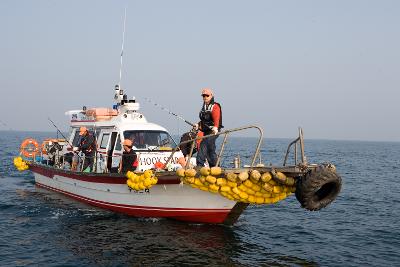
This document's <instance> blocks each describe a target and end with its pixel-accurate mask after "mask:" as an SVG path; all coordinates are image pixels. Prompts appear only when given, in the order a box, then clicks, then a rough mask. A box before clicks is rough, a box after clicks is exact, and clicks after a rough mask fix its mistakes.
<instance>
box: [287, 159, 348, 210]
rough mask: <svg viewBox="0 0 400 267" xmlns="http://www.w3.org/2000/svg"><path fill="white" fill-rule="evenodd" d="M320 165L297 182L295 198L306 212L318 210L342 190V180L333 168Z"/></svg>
mask: <svg viewBox="0 0 400 267" xmlns="http://www.w3.org/2000/svg"><path fill="white" fill-rule="evenodd" d="M331 166H333V165H331V164H330V166H329V165H328V166H326V165H322V166H319V167H318V168H317V169H315V170H312V171H310V172H308V173H307V174H306V175H304V176H303V177H301V178H300V179H298V180H297V184H296V192H295V194H296V198H297V200H298V201H299V202H300V204H301V206H302V207H303V208H305V209H307V210H312V211H315V210H320V209H322V208H324V207H326V206H327V205H329V204H330V203H331V202H332V201H333V200H335V198H336V197H337V196H338V194H339V192H340V189H341V188H342V178H341V177H340V176H339V175H338V174H337V173H336V172H335V171H334V168H332V167H331Z"/></svg>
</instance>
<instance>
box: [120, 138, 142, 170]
mask: <svg viewBox="0 0 400 267" xmlns="http://www.w3.org/2000/svg"><path fill="white" fill-rule="evenodd" d="M122 145H123V146H124V152H123V153H122V159H121V162H120V163H119V172H120V173H127V172H128V171H134V170H136V168H137V166H138V160H137V155H136V153H135V152H134V151H133V149H132V146H133V142H132V140H130V139H125V140H124V142H123V143H122Z"/></svg>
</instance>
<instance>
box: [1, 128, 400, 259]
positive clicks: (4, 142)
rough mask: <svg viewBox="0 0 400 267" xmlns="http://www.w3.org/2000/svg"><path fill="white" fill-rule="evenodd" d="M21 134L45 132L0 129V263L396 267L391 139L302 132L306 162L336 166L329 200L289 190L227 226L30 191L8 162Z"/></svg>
mask: <svg viewBox="0 0 400 267" xmlns="http://www.w3.org/2000/svg"><path fill="white" fill-rule="evenodd" d="M28 136H30V137H34V138H37V139H39V140H42V139H43V138H45V137H49V136H54V134H49V133H26V132H25V133H20V132H0V159H1V163H0V266H38V265H40V266H146V265H150V266H177V265H179V266H180V265H182V266H187V265H192V266H205V265H212V266H215V265H219V266H226V265H228V266H399V265H400V256H399V253H400V222H399V220H400V185H399V182H400V174H399V173H400V143H389V142H354V141H320V140H306V141H305V147H306V155H307V158H308V160H309V162H315V163H319V162H325V161H330V162H332V163H334V164H335V165H336V166H337V169H338V172H339V173H340V174H341V176H342V178H343V188H342V192H341V194H340V195H339V197H338V198H337V200H336V201H335V202H334V203H332V204H331V205H330V206H328V207H327V208H325V209H323V210H321V211H318V212H310V211H306V210H304V209H302V208H300V206H299V204H298V202H297V200H296V198H295V197H294V196H291V197H289V198H287V199H286V200H284V201H282V202H280V203H278V204H275V205H269V206H250V207H249V208H248V209H247V210H246V211H245V212H244V213H243V214H242V216H241V217H240V219H239V220H238V222H237V223H236V224H235V225H234V226H231V227H226V226H218V225H217V226H216V225H207V224H189V223H183V222H177V221H173V220H167V219H140V218H132V217H127V216H124V215H120V214H115V213H111V212H108V211H105V210H101V209H97V208H94V207H91V206H86V205H84V204H81V203H78V202H76V201H74V200H70V199H68V198H66V197H63V196H61V195H59V194H57V193H53V192H49V191H45V190H41V189H38V188H36V187H35V184H34V178H33V175H32V173H31V172H29V171H28V172H23V173H20V172H18V171H16V170H15V169H14V167H13V164H12V159H13V157H14V156H15V155H16V154H17V149H18V145H19V143H20V141H21V140H22V139H23V138H25V137H28ZM220 139H221V138H220ZM290 141H291V140H284V139H266V140H264V142H263V146H262V159H263V161H265V162H267V163H272V164H282V161H283V156H284V152H285V151H286V148H287V144H288V143H289V142H290ZM255 144H256V140H255V139H253V138H233V139H231V140H230V141H229V143H228V148H227V155H230V156H229V158H226V159H225V160H224V161H223V163H224V164H225V165H228V164H229V162H230V161H231V160H232V155H236V154H237V153H240V154H241V156H242V160H243V161H245V162H246V161H250V158H251V155H252V151H253V149H254V147H255Z"/></svg>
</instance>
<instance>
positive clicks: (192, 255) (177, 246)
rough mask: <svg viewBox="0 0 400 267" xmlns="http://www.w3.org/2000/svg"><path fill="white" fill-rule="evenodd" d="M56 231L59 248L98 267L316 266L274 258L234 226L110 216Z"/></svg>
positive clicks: (69, 223)
mask: <svg viewBox="0 0 400 267" xmlns="http://www.w3.org/2000/svg"><path fill="white" fill-rule="evenodd" d="M58 229H59V230H60V231H62V234H61V233H60V234H57V236H58V238H57V239H56V240H55V243H56V245H57V246H60V247H64V248H65V249H66V250H71V251H73V253H74V254H75V255H76V256H78V257H83V258H86V259H90V261H92V263H95V264H96V265H97V264H99V265H119V264H121V265H125V264H128V265H155V266H157V265H159V266H161V265H162V266H166V265H171V266H172V265H174V266H176V265H187V264H191V265H196V266H206V265H219V266H221V265H222V266H226V265H228V266H241V265H246V266H247V265H257V266H260V265H268V266H270V265H272V264H273V265H288V264H289V265H293V264H299V265H315V264H313V263H312V262H307V261H306V260H302V259H299V258H296V257H291V256H289V255H276V254H270V253H268V251H265V250H262V248H260V247H258V246H257V245H256V244H252V243H251V242H249V241H243V240H241V238H240V237H239V236H238V235H237V234H236V233H235V229H234V227H225V226H216V225H205V224H202V225H200V224H187V223H183V222H178V221H173V220H167V219H137V218H130V217H125V216H122V215H115V214H114V215H113V214H108V215H100V216H95V217H85V218H76V219H75V220H67V221H64V222H62V223H61V224H60V226H59V228H58Z"/></svg>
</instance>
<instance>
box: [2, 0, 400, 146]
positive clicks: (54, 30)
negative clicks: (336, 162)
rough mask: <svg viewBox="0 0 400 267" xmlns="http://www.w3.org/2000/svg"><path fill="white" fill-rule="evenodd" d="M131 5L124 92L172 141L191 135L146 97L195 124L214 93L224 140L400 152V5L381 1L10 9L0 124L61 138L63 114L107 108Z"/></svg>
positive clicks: (19, 5)
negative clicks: (243, 129) (258, 137)
mask: <svg viewBox="0 0 400 267" xmlns="http://www.w3.org/2000/svg"><path fill="white" fill-rule="evenodd" d="M125 7H127V22H126V36H125V51H124V58H123V61H124V66H123V77H122V87H123V89H125V91H126V92H127V93H128V95H129V96H136V98H137V100H138V101H140V102H141V107H142V110H141V111H142V112H143V113H144V114H145V115H146V116H147V119H148V120H149V121H153V122H156V123H159V124H162V125H163V126H165V127H167V128H168V129H169V130H170V131H171V132H172V133H177V132H178V131H180V132H182V131H183V130H185V129H186V125H185V124H184V123H182V122H180V121H178V120H177V119H176V118H175V117H173V116H171V115H169V114H168V113H166V112H164V111H162V110H160V109H158V108H157V107H155V106H153V105H152V104H149V103H147V102H145V101H144V98H145V97H148V98H150V99H152V100H153V101H155V102H157V103H158V104H160V105H163V106H165V107H167V108H169V109H170V110H172V111H173V112H175V113H178V114H181V115H182V116H183V117H185V118H186V119H187V120H189V121H197V120H198V111H199V109H200V106H201V101H202V98H201V97H200V90H201V88H202V87H211V88H213V89H214V91H215V95H216V100H217V101H219V102H220V103H221V104H222V109H223V123H224V125H225V127H226V128H233V127H238V126H243V125H248V124H256V125H259V126H261V127H262V128H264V130H265V136H266V137H295V136H296V134H297V127H298V126H302V127H303V129H304V133H305V137H306V138H324V139H350V140H392V141H400V123H399V119H398V117H399V114H400V105H399V102H400V91H399V85H400V1H384V0H382V1H367V0H361V1H350V0H348V1H339V0H336V1H317V0H316V1H298V0H293V1H267V0H260V1H232V0H230V1H215V0H213V1H187V0H182V1H171V0H169V1H14V0H12V1H11V0H10V1H6V0H2V1H0V36H1V39H0V40H1V41H0V56H1V58H0V90H1V91H0V92H1V100H0V114H1V115H0V120H1V121H3V122H5V123H6V124H7V125H8V126H9V128H12V129H14V130H43V131H47V130H53V128H52V126H51V124H50V123H49V122H48V120H47V118H48V117H51V119H52V120H54V121H55V122H56V124H58V125H60V127H61V128H62V129H63V130H66V129H67V128H68V127H67V123H68V121H67V117H66V116H65V115H64V112H65V111H67V110H72V109H79V108H81V107H82V106H83V105H86V106H88V107H94V106H98V107H111V105H112V104H113V101H112V100H113V99H112V97H113V93H114V91H113V90H114V85H115V84H116V83H118V80H119V64H120V52H121V41H122V25H123V13H124V8H125ZM0 130H7V128H6V127H4V126H1V125H0ZM254 134H255V133H254V132H250V133H249V135H253V136H254Z"/></svg>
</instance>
